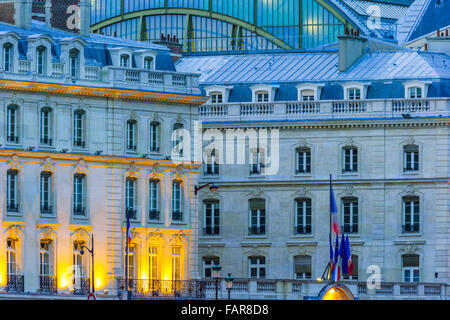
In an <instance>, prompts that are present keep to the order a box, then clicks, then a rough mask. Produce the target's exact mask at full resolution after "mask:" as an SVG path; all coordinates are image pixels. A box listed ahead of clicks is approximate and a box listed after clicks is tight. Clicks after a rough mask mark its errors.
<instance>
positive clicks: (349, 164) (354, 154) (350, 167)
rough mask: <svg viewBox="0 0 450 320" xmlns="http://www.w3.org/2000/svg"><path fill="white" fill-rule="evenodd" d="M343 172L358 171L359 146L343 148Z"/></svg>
mask: <svg viewBox="0 0 450 320" xmlns="http://www.w3.org/2000/svg"><path fill="white" fill-rule="evenodd" d="M342 172H343V173H346V172H347V173H350V172H358V148H356V147H344V148H342Z"/></svg>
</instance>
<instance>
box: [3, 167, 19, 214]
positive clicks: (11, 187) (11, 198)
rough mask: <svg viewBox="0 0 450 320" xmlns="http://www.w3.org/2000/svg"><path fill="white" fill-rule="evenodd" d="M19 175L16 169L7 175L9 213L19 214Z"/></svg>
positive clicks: (7, 206)
mask: <svg viewBox="0 0 450 320" xmlns="http://www.w3.org/2000/svg"><path fill="white" fill-rule="evenodd" d="M18 175H19V172H18V171H17V170H15V169H10V170H8V171H7V174H6V209H7V211H8V212H19V202H18V200H19V197H18V193H19V192H18Z"/></svg>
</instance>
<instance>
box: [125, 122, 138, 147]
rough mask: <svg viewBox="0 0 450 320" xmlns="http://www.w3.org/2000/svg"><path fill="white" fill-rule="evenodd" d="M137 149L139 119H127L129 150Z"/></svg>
mask: <svg viewBox="0 0 450 320" xmlns="http://www.w3.org/2000/svg"><path fill="white" fill-rule="evenodd" d="M136 149H137V121H136V120H128V121H127V150H128V151H136Z"/></svg>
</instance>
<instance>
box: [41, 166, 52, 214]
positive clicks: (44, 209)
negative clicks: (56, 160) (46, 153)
mask: <svg viewBox="0 0 450 320" xmlns="http://www.w3.org/2000/svg"><path fill="white" fill-rule="evenodd" d="M51 177H52V176H51V174H50V172H42V173H41V190H40V191H41V192H40V212H41V214H52V200H51V195H52V178H51Z"/></svg>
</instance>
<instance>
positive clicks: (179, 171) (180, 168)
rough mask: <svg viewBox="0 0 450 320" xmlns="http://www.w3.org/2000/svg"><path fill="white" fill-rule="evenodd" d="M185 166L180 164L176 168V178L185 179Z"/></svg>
mask: <svg viewBox="0 0 450 320" xmlns="http://www.w3.org/2000/svg"><path fill="white" fill-rule="evenodd" d="M183 173H184V166H183V164H180V165H178V166H177V167H176V169H175V180H183V178H182V177H183Z"/></svg>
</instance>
